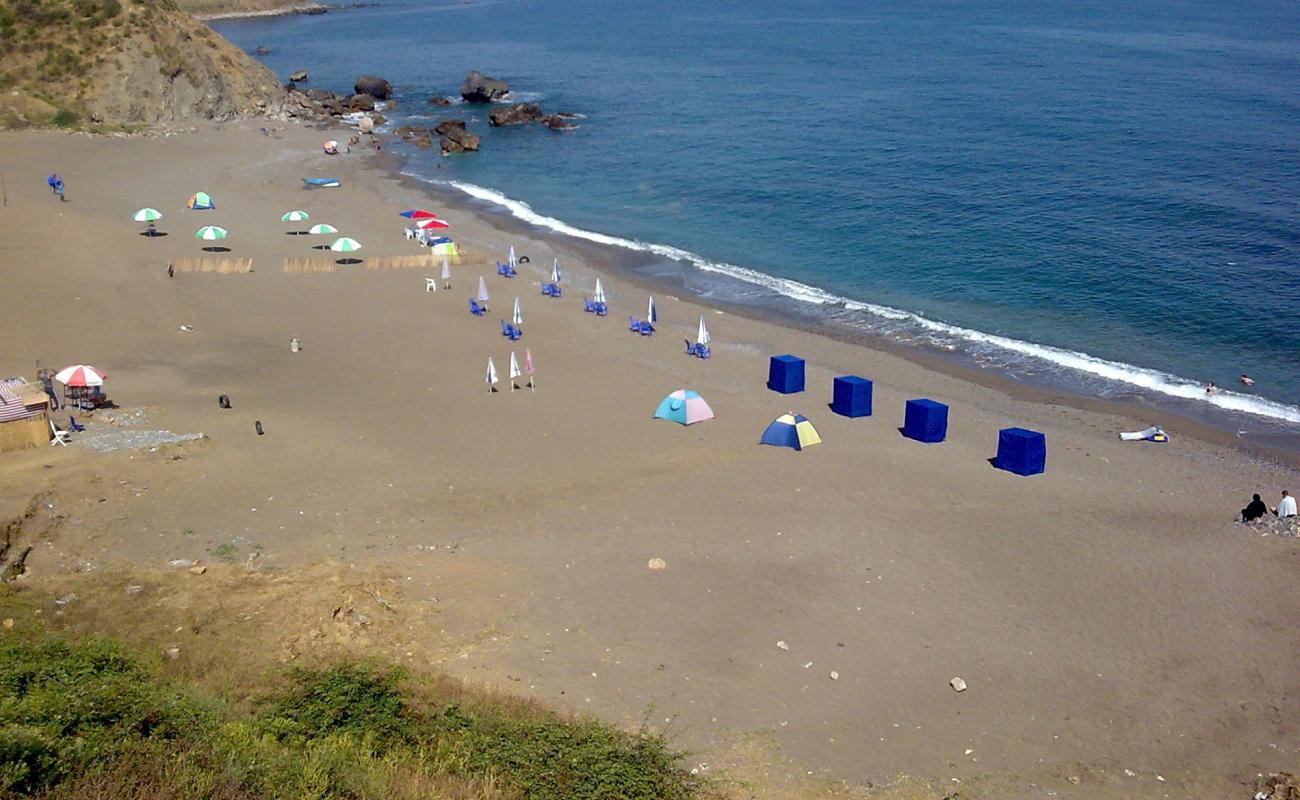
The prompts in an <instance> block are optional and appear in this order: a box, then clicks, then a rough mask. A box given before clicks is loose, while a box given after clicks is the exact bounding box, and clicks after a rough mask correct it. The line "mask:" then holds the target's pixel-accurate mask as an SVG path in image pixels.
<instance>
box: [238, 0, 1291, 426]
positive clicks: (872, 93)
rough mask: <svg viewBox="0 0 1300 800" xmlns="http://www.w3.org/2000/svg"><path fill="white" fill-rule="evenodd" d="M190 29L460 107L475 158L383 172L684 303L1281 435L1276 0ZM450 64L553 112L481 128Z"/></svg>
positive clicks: (724, 5)
mask: <svg viewBox="0 0 1300 800" xmlns="http://www.w3.org/2000/svg"><path fill="white" fill-rule="evenodd" d="M213 27H214V28H215V29H216V30H217V31H218V32H220V33H221V34H223V35H224V36H226V37H227V38H228V39H230V40H232V41H233V42H235V43H236V44H237V45H238V46H240V47H241V48H244V49H246V50H247V51H249V52H250V53H252V52H253V51H254V50H255V48H257V47H259V46H261V47H266V48H269V51H270V52H269V54H268V55H265V56H259V58H260V60H262V61H263V62H264V63H266V64H267V65H268V66H269V67H271V68H272V69H273V70H274V71H275V72H276V74H277V75H279V76H281V77H282V78H283V77H285V76H287V75H288V74H289V73H290V72H292V71H294V70H297V69H306V70H308V71H309V72H310V82H309V83H308V84H305V86H319V87H323V88H327V89H331V90H334V91H344V90H346V91H350V90H351V87H352V84H353V82H354V80H355V78H356V76H357V75H358V74H361V73H369V74H374V75H380V76H383V77H385V78H387V79H388V80H389V81H390V82H391V83H392V84H393V86H394V89H395V94H394V99H395V101H396V106H395V108H393V109H390V110H389V111H387V112H386V116H388V117H389V119H390V123H389V127H390V128H391V127H396V126H400V125H420V126H424V127H429V126H431V125H433V124H436V123H437V122H438V121H440V120H441V119H444V118H447V117H456V118H461V119H465V120H466V121H467V122H468V125H469V128H470V129H471V131H473V132H475V133H477V134H478V135H479V136H480V137H481V139H482V149H481V151H479V152H477V153H473V154H457V155H452V156H447V157H442V156H440V155H439V154H438V152H437V149H436V148H434V149H433V150H431V151H430V150H419V149H417V148H414V147H405V148H401V147H400V146H399V149H401V153H402V155H403V156H404V157H405V160H404V166H403V171H404V172H405V173H406V174H408V175H410V176H412V177H413V178H416V179H418V180H423V181H427V182H429V183H430V184H431V185H433V186H434V187H436V188H437V189H438V190H439V191H443V192H454V193H458V195H457V196H463V197H464V199H465V200H467V201H470V202H472V203H474V204H477V205H479V206H481V207H483V208H485V209H487V210H490V211H492V212H493V213H499V214H503V215H508V216H511V217H514V218H516V219H517V220H518V221H519V222H521V223H525V224H527V225H531V226H535V227H537V228H541V229H548V230H550V231H552V232H554V233H555V234H557V235H561V236H568V237H575V238H577V239H581V240H586V241H588V242H591V243H594V244H595V245H598V246H602V247H606V248H610V249H611V250H613V251H621V252H623V253H625V254H626V255H628V256H629V257H628V258H627V259H625V261H626V263H627V264H628V265H629V267H628V268H629V269H636V270H639V271H641V272H642V273H643V274H644V275H645V276H649V277H651V278H657V279H661V280H663V281H665V282H667V283H671V284H673V285H675V286H677V287H679V288H682V289H683V290H685V291H688V292H691V293H693V294H695V295H698V296H700V297H701V298H702V299H704V300H705V301H709V300H713V301H715V302H717V303H719V304H726V305H731V306H741V307H745V308H747V309H750V310H751V311H752V312H753V313H757V314H760V315H761V314H762V313H763V311H764V310H765V309H767V310H770V311H771V312H772V313H773V314H774V315H777V316H789V315H795V316H797V317H799V318H800V319H802V320H805V321H807V322H811V323H815V324H824V325H827V326H830V327H833V328H836V329H838V330H841V331H856V332H860V333H862V334H863V335H867V336H871V337H885V338H886V339H889V340H891V341H895V342H898V343H900V344H902V345H903V346H906V347H916V348H921V349H924V350H927V351H929V352H932V353H938V354H941V355H942V357H945V358H952V359H953V360H956V361H959V362H962V363H966V364H973V365H976V366H979V367H981V368H984V369H988V370H991V371H994V372H996V373H998V374H999V375H1001V376H1004V377H1007V378H1010V379H1011V380H1015V381H1021V382H1024V383H1027V384H1031V385H1036V386H1041V387H1049V388H1051V389H1053V390H1064V391H1068V392H1072V393H1076V394H1078V395H1082V396H1086V397H1099V398H1105V399H1111V400H1116V401H1120V402H1126V403H1135V404H1138V405H1141V406H1143V407H1145V408H1147V409H1151V410H1155V411H1157V412H1158V411H1160V410H1167V411H1170V412H1175V413H1177V414H1181V415H1184V416H1188V417H1192V418H1194V419H1197V420H1199V421H1202V422H1207V423H1209V424H1212V425H1214V426H1217V427H1219V428H1222V429H1224V430H1228V431H1231V432H1233V433H1235V434H1236V435H1238V436H1240V437H1242V438H1243V439H1248V440H1251V441H1255V442H1262V443H1267V444H1274V445H1281V446H1283V447H1286V448H1287V449H1297V448H1300V4H1297V3H1296V2H1295V0H1251V2H1249V3H1223V2H1220V1H1219V0H1182V1H1181V2H1177V3H1170V2H1167V0H1126V1H1125V2H1119V1H1118V0H1108V1H1102V0H983V1H982V2H977V3H974V2H964V1H962V0H862V1H861V2H849V1H848V0H782V1H781V2H774V1H773V0H749V1H748V2H735V0H658V1H657V2H644V0H588V2H573V1H572V0H463V1H461V0H457V2H446V0H394V1H393V2H381V3H378V4H367V5H360V6H356V7H345V8H335V9H332V10H330V11H329V12H328V13H326V14H322V15H315V16H284V17H273V18H247V19H234V20H225V21H220V22H216V23H213ZM471 69H476V70H479V71H481V72H483V73H485V74H487V75H490V76H493V77H497V78H501V79H503V80H505V81H507V82H508V83H509V85H510V89H511V91H510V96H509V100H510V101H513V102H534V103H538V104H540V105H541V107H542V109H543V111H546V112H555V111H564V112H569V113H572V114H576V115H578V116H577V117H576V118H575V119H573V120H572V122H573V123H574V126H575V127H574V128H573V129H572V130H569V131H564V132H554V131H549V130H547V129H545V128H543V127H541V126H536V125H528V126H514V127H506V128H499V129H493V128H490V127H489V125H488V124H487V113H488V111H489V110H490V109H489V108H488V107H484V106H471V105H465V104H460V103H459V96H458V91H459V88H460V85H461V83H462V81H463V80H464V78H465V75H466V73H467V72H468V71H469V70H471ZM435 96H447V97H452V98H456V99H457V105H455V106H453V107H451V108H439V107H437V106H434V105H431V104H429V103H428V100H429V99H430V98H432V97H435ZM453 235H454V233H453ZM718 333H721V332H720V331H719V332H715V333H714V335H715V338H724V337H720V336H718ZM724 336H725V334H724ZM1243 374H1244V375H1248V376H1250V377H1251V378H1253V379H1254V385H1252V386H1247V385H1244V384H1243V383H1241V382H1240V381H1239V376H1240V375H1243ZM1208 382H1213V383H1215V384H1216V385H1217V387H1218V390H1217V391H1215V392H1213V393H1209V394H1207V392H1206V390H1205V386H1206V384H1207V383H1208ZM1147 416H1152V415H1151V414H1147ZM1156 417H1157V418H1158V414H1157V415H1156Z"/></svg>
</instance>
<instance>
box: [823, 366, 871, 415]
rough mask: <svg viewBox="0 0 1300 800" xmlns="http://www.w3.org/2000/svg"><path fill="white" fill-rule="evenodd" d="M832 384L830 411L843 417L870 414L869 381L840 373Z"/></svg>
mask: <svg viewBox="0 0 1300 800" xmlns="http://www.w3.org/2000/svg"><path fill="white" fill-rule="evenodd" d="M834 386H835V392H834V396H833V399H832V400H831V411H834V412H835V413H836V414H840V415H842V416H845V417H869V416H871V381H869V380H867V379H866V378H859V377H858V376H857V375H841V376H839V377H838V378H836V379H835V384H834Z"/></svg>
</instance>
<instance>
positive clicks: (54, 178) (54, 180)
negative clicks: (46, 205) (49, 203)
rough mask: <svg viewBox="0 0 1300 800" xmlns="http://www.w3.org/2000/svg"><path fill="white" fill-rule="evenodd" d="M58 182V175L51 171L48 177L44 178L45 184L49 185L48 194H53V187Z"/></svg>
mask: <svg viewBox="0 0 1300 800" xmlns="http://www.w3.org/2000/svg"><path fill="white" fill-rule="evenodd" d="M58 183H59V176H58V175H56V174H54V173H53V172H51V173H50V177H48V178H46V179H45V185H47V186H49V187H50V194H54V192H55V189H54V187H55V186H57V185H58Z"/></svg>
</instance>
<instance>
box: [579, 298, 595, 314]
mask: <svg viewBox="0 0 1300 800" xmlns="http://www.w3.org/2000/svg"><path fill="white" fill-rule="evenodd" d="M582 310H583V311H586V312H587V313H588V314H594V313H596V304H595V303H593V302H591V301H590V300H588V299H587V298H585V297H584V298H582Z"/></svg>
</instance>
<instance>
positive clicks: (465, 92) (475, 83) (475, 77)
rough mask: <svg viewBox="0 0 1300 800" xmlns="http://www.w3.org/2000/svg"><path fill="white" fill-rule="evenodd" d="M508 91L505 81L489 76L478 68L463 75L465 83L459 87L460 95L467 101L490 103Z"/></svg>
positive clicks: (508, 87)
mask: <svg viewBox="0 0 1300 800" xmlns="http://www.w3.org/2000/svg"><path fill="white" fill-rule="evenodd" d="M509 92H510V86H509V85H507V84H506V82H505V81H499V80H497V79H496V78H489V77H488V76H486V75H484V74H483V73H481V72H479V71H478V70H473V71H471V72H470V73H469V74H468V75H466V76H465V83H464V84H462V85H461V87H460V96H461V97H463V98H465V102H467V103H491V102H492V101H493V100H500V99H501V98H503V97H505V96H506V94H508V93H509Z"/></svg>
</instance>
